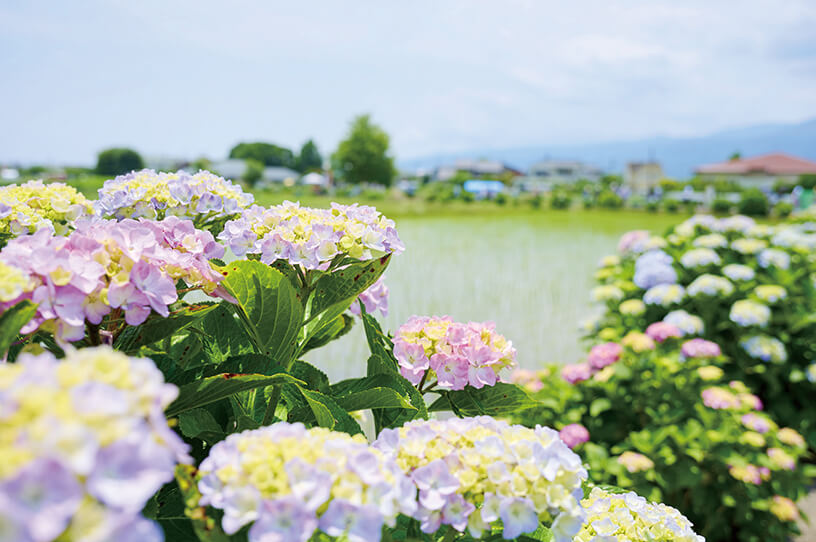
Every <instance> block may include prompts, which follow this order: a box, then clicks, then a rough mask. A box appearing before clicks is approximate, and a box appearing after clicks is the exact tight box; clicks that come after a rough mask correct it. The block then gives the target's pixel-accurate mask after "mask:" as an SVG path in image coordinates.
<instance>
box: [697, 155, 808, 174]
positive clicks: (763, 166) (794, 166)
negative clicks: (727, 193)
mask: <svg viewBox="0 0 816 542" xmlns="http://www.w3.org/2000/svg"><path fill="white" fill-rule="evenodd" d="M695 171H696V172H697V173H714V174H716V173H721V174H732V175H746V174H750V173H764V174H766V175H801V174H803V173H816V162H811V161H810V160H805V159H804V158H797V157H796V156H791V155H789V154H784V153H781V152H776V153H771V154H763V155H760V156H755V157H753V158H740V159H738V160H729V161H727V162H720V163H717V164H706V165H703V166H699V167H698V168H697V169H696V170H695Z"/></svg>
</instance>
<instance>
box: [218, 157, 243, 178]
mask: <svg viewBox="0 0 816 542" xmlns="http://www.w3.org/2000/svg"><path fill="white" fill-rule="evenodd" d="M246 169H247V164H246V160H240V159H238V158H230V159H228V160H221V161H220V162H213V163H212V164H211V165H210V171H212V172H213V173H217V174H218V175H220V176H222V177H224V178H225V179H232V180H238V179H242V178H243V177H244V174H245V173H246Z"/></svg>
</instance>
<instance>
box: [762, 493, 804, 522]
mask: <svg viewBox="0 0 816 542" xmlns="http://www.w3.org/2000/svg"><path fill="white" fill-rule="evenodd" d="M768 510H769V511H770V512H771V514H773V515H774V516H776V517H777V518H779V519H780V520H782V521H799V508H798V507H797V506H796V503H795V502H793V501H792V500H791V499H789V498H787V497H783V496H781V495H774V496H773V499H771V505H770V507H769V508H768Z"/></svg>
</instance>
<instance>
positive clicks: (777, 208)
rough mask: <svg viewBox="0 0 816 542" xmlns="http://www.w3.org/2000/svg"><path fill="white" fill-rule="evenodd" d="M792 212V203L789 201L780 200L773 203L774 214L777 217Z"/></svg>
mask: <svg viewBox="0 0 816 542" xmlns="http://www.w3.org/2000/svg"><path fill="white" fill-rule="evenodd" d="M792 212H793V204H792V203H790V202H789V201H780V202H779V203H777V204H776V205H774V214H775V215H776V216H777V217H779V218H787V217H789V216H790V214H791V213H792Z"/></svg>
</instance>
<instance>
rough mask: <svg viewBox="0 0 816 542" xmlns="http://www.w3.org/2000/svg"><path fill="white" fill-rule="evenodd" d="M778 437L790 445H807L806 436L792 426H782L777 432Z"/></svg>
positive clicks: (798, 446)
mask: <svg viewBox="0 0 816 542" xmlns="http://www.w3.org/2000/svg"><path fill="white" fill-rule="evenodd" d="M776 438H778V439H779V442H782V443H784V444H787V445H788V446H794V447H796V448H801V447H803V446H804V445H805V437H803V436H802V435H801V434H800V433H799V432H798V431H796V430H795V429H791V428H790V427H783V428H781V429H780V430H779V431H778V432H777V434H776Z"/></svg>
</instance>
